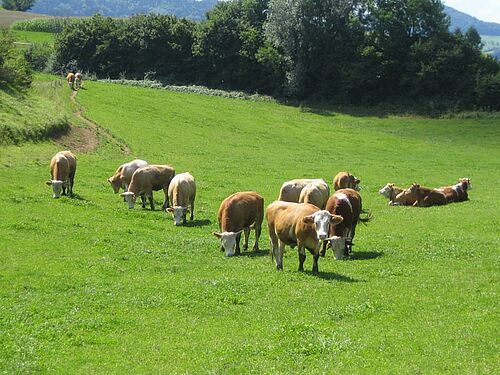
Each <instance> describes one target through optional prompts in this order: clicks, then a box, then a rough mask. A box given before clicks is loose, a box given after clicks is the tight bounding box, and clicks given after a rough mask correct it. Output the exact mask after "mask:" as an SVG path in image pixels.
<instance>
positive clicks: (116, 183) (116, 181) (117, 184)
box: [108, 176, 122, 194]
mask: <svg viewBox="0 0 500 375" xmlns="http://www.w3.org/2000/svg"><path fill="white" fill-rule="evenodd" d="M108 182H109V183H110V185H111V187H112V188H113V191H114V192H115V194H118V192H119V191H120V188H121V187H122V182H121V181H120V178H119V177H118V176H113V177H110V178H108Z"/></svg>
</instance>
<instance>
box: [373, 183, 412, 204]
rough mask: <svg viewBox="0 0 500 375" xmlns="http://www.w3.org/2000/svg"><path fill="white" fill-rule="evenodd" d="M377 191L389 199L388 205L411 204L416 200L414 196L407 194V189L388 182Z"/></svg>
mask: <svg viewBox="0 0 500 375" xmlns="http://www.w3.org/2000/svg"><path fill="white" fill-rule="evenodd" d="M378 192H379V194H381V195H383V196H384V197H386V198H388V199H389V206H411V205H413V203H415V201H416V199H415V197H414V196H412V195H410V194H407V193H408V190H407V189H403V188H400V187H397V186H396V185H394V184H392V183H388V184H387V185H385V186H384V187H383V188H382V189H380V190H379V191H378Z"/></svg>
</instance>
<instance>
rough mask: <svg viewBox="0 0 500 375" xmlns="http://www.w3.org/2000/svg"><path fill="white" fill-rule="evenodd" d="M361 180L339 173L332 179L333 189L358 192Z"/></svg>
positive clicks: (347, 173)
mask: <svg viewBox="0 0 500 375" xmlns="http://www.w3.org/2000/svg"><path fill="white" fill-rule="evenodd" d="M360 182H361V180H360V179H359V178H357V177H356V176H353V175H352V174H350V173H349V172H339V173H337V174H336V175H335V177H334V178H333V188H334V189H335V190H339V189H354V190H358V191H359V183H360Z"/></svg>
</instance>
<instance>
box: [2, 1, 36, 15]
mask: <svg viewBox="0 0 500 375" xmlns="http://www.w3.org/2000/svg"><path fill="white" fill-rule="evenodd" d="M35 2H36V0H2V5H3V7H4V8H5V9H7V10H19V11H21V12H25V11H27V10H29V9H30V8H31V7H33V4H34V3H35Z"/></svg>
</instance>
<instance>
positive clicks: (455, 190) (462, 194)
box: [436, 178, 472, 203]
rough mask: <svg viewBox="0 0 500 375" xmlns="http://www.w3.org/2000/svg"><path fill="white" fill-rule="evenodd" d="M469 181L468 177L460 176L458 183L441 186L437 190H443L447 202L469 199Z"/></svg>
mask: <svg viewBox="0 0 500 375" xmlns="http://www.w3.org/2000/svg"><path fill="white" fill-rule="evenodd" d="M471 188H472V187H471V183H470V179H469V178H460V179H459V180H458V183H457V184H455V185H453V186H445V187H441V188H439V189H436V190H439V191H441V192H443V194H444V195H445V197H446V200H447V201H448V203H451V202H463V201H466V200H468V199H469V195H468V194H467V190H468V189H471Z"/></svg>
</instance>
